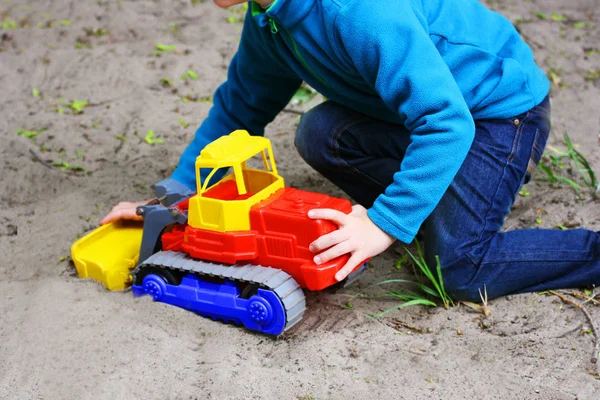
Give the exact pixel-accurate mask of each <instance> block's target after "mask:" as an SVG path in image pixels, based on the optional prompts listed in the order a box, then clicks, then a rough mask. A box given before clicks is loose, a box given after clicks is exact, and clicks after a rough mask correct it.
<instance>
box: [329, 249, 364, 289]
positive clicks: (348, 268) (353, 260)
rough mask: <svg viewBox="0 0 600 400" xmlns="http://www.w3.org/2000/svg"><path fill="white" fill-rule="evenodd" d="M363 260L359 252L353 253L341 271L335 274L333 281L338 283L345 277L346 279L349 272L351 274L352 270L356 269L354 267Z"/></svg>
mask: <svg viewBox="0 0 600 400" xmlns="http://www.w3.org/2000/svg"><path fill="white" fill-rule="evenodd" d="M365 258H366V257H364V256H363V255H361V254H360V252H359V251H355V252H354V253H352V256H350V258H349V259H348V262H347V263H346V265H344V266H343V267H342V269H340V270H339V271H338V272H337V273H336V274H335V279H337V281H338V282H339V281H341V280H342V279H344V278H345V277H347V276H348V275H349V274H350V272H352V271H353V270H354V268H356V266H357V265H358V264H360V263H361V262H362V261H363V260H364V259H365Z"/></svg>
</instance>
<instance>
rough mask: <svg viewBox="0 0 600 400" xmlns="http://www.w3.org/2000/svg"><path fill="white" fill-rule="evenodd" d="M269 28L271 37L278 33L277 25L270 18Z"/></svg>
mask: <svg viewBox="0 0 600 400" xmlns="http://www.w3.org/2000/svg"><path fill="white" fill-rule="evenodd" d="M269 26H270V27H271V33H272V34H273V35H274V34H276V33H277V32H279V29H277V24H275V21H274V20H273V19H272V18H269Z"/></svg>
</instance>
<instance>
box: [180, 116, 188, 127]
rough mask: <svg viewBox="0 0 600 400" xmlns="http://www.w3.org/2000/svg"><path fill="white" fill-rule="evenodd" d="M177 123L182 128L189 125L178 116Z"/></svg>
mask: <svg viewBox="0 0 600 400" xmlns="http://www.w3.org/2000/svg"><path fill="white" fill-rule="evenodd" d="M179 125H181V126H183V127H184V128H187V127H188V126H190V124H189V122H185V121H184V120H183V119H181V118H179Z"/></svg>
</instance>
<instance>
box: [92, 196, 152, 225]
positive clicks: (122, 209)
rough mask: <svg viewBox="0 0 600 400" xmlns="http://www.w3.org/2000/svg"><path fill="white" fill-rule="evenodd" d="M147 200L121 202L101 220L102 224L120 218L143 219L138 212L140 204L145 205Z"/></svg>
mask: <svg viewBox="0 0 600 400" xmlns="http://www.w3.org/2000/svg"><path fill="white" fill-rule="evenodd" d="M144 204H145V202H143V201H141V202H137V203H130V202H127V201H123V202H120V203H119V204H117V205H116V206H114V207H113V208H112V210H110V212H109V213H108V214H107V215H106V216H105V217H104V218H102V219H101V220H100V225H105V224H108V223H109V222H112V221H116V220H118V219H131V220H136V221H141V220H142V219H143V218H142V217H141V216H139V215H137V214H136V209H137V207H138V206H141V205H144Z"/></svg>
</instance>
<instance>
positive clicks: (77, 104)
mask: <svg viewBox="0 0 600 400" xmlns="http://www.w3.org/2000/svg"><path fill="white" fill-rule="evenodd" d="M87 105H88V101H87V100H73V101H72V102H71V104H70V105H69V107H71V110H73V114H81V113H83V109H84V108H85V107H87Z"/></svg>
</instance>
